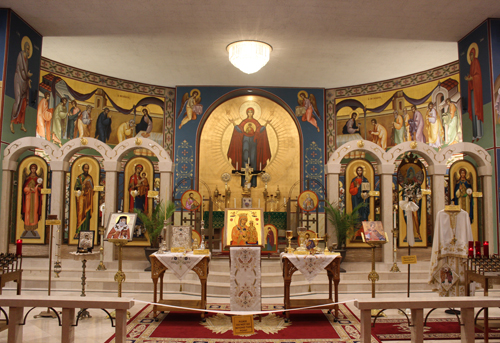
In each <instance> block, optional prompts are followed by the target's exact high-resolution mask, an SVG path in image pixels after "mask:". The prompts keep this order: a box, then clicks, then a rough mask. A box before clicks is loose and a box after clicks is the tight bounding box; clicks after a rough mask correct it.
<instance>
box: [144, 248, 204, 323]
mask: <svg viewBox="0 0 500 343" xmlns="http://www.w3.org/2000/svg"><path fill="white" fill-rule="evenodd" d="M150 256H151V279H152V280H153V285H154V291H153V292H154V293H153V302H154V303H160V304H165V305H171V306H180V307H186V308H192V309H206V306H207V277H208V271H209V262H210V255H193V253H187V254H186V255H184V254H183V253H168V254H161V255H159V254H152V255H150ZM169 260H170V262H169ZM178 260H181V261H184V263H182V262H181V263H179V262H177V261H178ZM172 262H173V264H172ZM186 266H187V267H186ZM177 268H178V270H177ZM167 269H171V270H172V271H173V273H174V275H176V276H177V278H178V279H179V280H181V279H182V277H183V276H184V275H185V274H186V273H187V272H188V271H189V270H192V271H194V272H195V273H196V275H198V278H199V279H200V282H201V299H200V300H175V299H163V277H164V276H165V271H166V270H167ZM158 278H159V279H160V297H159V299H158V287H157V285H158ZM171 310H172V308H169V307H166V306H161V305H153V313H154V316H155V317H156V316H157V312H158V311H171ZM175 311H179V312H182V311H189V310H177V309H176V310H175ZM204 317H205V312H201V318H202V319H203V318H204Z"/></svg>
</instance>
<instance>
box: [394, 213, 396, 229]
mask: <svg viewBox="0 0 500 343" xmlns="http://www.w3.org/2000/svg"><path fill="white" fill-rule="evenodd" d="M394 228H396V212H394Z"/></svg>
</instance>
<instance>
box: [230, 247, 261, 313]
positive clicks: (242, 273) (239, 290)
mask: <svg viewBox="0 0 500 343" xmlns="http://www.w3.org/2000/svg"><path fill="white" fill-rule="evenodd" d="M229 255H230V256H229V258H230V259H231V276H230V277H231V279H230V298H229V301H230V305H231V311H261V309H262V298H261V268H260V255H261V247H231V248H230V249H229Z"/></svg>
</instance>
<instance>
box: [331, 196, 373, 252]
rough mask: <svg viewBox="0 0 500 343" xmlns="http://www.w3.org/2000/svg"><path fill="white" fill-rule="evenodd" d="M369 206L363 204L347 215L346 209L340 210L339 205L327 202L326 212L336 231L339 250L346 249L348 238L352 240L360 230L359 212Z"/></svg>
mask: <svg viewBox="0 0 500 343" xmlns="http://www.w3.org/2000/svg"><path fill="white" fill-rule="evenodd" d="M366 205H367V204H365V203H361V204H359V205H358V206H356V207H355V208H353V210H352V211H351V213H347V212H346V209H345V208H343V209H340V207H339V205H338V203H333V204H332V203H329V202H328V201H325V212H326V215H327V218H328V221H329V222H330V223H331V224H332V225H333V227H334V229H335V235H336V236H337V244H338V249H345V245H346V241H347V238H349V239H352V238H353V236H354V234H355V233H356V231H358V229H359V210H360V209H361V208H362V207H364V206H366Z"/></svg>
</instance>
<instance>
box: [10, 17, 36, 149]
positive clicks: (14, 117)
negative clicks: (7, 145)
mask: <svg viewBox="0 0 500 343" xmlns="http://www.w3.org/2000/svg"><path fill="white" fill-rule="evenodd" d="M9 18H10V26H9V30H8V32H9V35H8V41H7V44H8V46H9V48H8V49H7V56H6V58H7V61H6V70H5V71H6V73H5V74H6V76H5V83H4V86H5V93H4V94H5V97H4V103H3V121H2V140H3V141H6V142H12V141H14V140H16V139H18V138H21V137H25V136H34V135H35V125H36V121H35V118H36V109H37V103H38V96H37V93H38V87H37V80H38V79H39V75H40V58H41V50H42V36H41V35H40V34H39V33H38V32H36V31H35V30H34V29H33V28H31V27H30V26H29V25H27V24H26V23H25V22H24V21H23V20H22V19H21V18H20V17H18V16H17V15H16V14H15V13H14V12H12V11H10V12H9Z"/></svg>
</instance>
